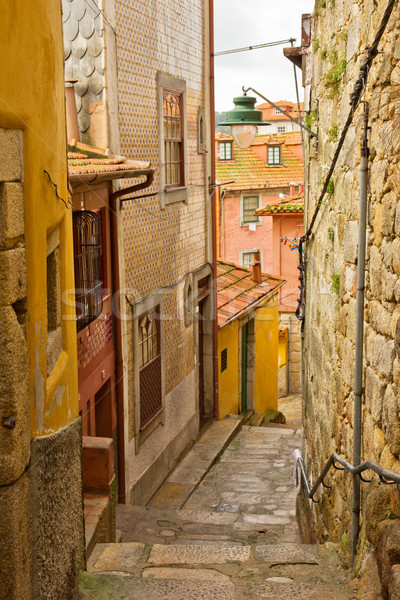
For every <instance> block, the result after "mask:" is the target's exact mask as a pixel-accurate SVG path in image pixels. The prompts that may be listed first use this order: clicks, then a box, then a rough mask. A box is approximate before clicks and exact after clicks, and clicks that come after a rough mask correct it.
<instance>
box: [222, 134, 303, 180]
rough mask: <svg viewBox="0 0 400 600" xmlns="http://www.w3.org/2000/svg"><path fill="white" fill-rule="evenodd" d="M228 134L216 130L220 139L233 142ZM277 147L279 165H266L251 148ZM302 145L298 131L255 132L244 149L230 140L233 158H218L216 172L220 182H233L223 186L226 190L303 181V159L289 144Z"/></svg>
mask: <svg viewBox="0 0 400 600" xmlns="http://www.w3.org/2000/svg"><path fill="white" fill-rule="evenodd" d="M232 139H233V138H232V137H231V136H230V135H227V134H224V133H218V134H217V136H216V140H217V142H219V141H232ZM262 145H267V146H280V148H281V164H280V165H268V164H267V163H266V162H264V161H263V160H262V159H261V158H260V157H259V156H258V155H257V154H256V151H255V150H253V149H252V148H253V147H255V146H262ZM294 145H296V146H300V145H301V134H300V132H297V131H295V132H290V133H278V134H271V135H257V136H256V137H255V140H254V142H253V144H252V145H251V146H250V148H248V149H247V150H241V149H240V148H238V146H236V144H235V143H234V142H233V160H223V161H222V160H221V161H220V160H217V161H216V175H217V180H218V181H219V182H223V181H232V180H234V183H230V184H229V185H224V188H225V189H226V190H260V189H268V188H280V187H288V186H289V183H290V182H293V181H294V182H302V181H303V178H304V167H303V162H302V161H301V160H300V159H299V158H298V157H297V156H296V155H295V154H294V153H293V152H292V150H291V146H294Z"/></svg>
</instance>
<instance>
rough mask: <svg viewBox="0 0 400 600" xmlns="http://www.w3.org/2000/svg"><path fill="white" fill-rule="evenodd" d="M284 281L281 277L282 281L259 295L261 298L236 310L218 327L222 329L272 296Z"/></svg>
mask: <svg viewBox="0 0 400 600" xmlns="http://www.w3.org/2000/svg"><path fill="white" fill-rule="evenodd" d="M285 283H286V279H283V280H282V283H279V284H278V285H277V286H275V287H274V289H273V290H268V292H266V293H265V295H264V296H261V298H259V299H258V300H255V301H254V302H252V303H251V304H249V305H248V306H246V308H244V309H243V310H241V311H240V312H238V313H237V314H236V315H233V317H231V318H230V319H228V320H227V321H225V323H224V324H223V325H218V329H223V328H224V327H225V326H226V325H229V324H230V323H232V322H233V321H235V320H236V319H239V318H240V317H242V316H244V315H245V314H246V313H247V312H250V311H251V310H253V309H254V308H257V306H258V305H259V304H260V303H261V302H264V301H266V300H268V298H269V297H271V296H273V295H274V294H275V293H276V292H277V291H278V290H279V289H280V288H281V287H282V286H283V285H284V284H285ZM217 314H218V310H217Z"/></svg>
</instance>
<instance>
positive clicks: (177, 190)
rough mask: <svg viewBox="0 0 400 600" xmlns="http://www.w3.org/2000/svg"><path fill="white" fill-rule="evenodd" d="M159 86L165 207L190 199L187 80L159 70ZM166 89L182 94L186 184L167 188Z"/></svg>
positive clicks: (163, 201) (160, 171)
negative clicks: (165, 143)
mask: <svg viewBox="0 0 400 600" xmlns="http://www.w3.org/2000/svg"><path fill="white" fill-rule="evenodd" d="M156 86H157V117H158V127H159V133H160V135H159V179H160V205H161V208H165V206H167V205H168V204H173V203H174V202H187V201H188V188H187V182H188V175H189V173H188V138H187V118H186V115H187V110H186V81H184V80H183V79H178V78H177V77H172V76H171V75H167V74H165V73H160V72H158V73H157V75H156ZM164 90H171V91H174V92H177V93H178V94H180V95H181V96H182V140H183V161H184V185H182V186H180V187H172V188H166V182H165V169H164V165H165V147H164V118H163V104H164V102H163V101H164V96H163V92H164Z"/></svg>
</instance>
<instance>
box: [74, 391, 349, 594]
mask: <svg viewBox="0 0 400 600" xmlns="http://www.w3.org/2000/svg"><path fill="white" fill-rule="evenodd" d="M283 404H284V406H283V409H284V410H285V411H287V414H288V419H287V423H286V424H285V425H277V424H274V423H265V424H263V425H261V426H255V425H252V424H251V421H250V422H249V424H246V425H242V426H241V427H240V419H239V418H236V419H233V418H232V417H228V418H227V419H224V420H223V421H219V422H218V421H217V422H215V423H213V424H212V425H211V426H210V427H209V428H208V430H207V431H206V432H205V434H203V436H202V437H201V438H200V439H199V441H198V442H197V444H196V445H195V446H194V448H193V449H192V450H191V451H190V452H189V454H188V455H187V456H186V457H185V459H184V461H183V462H182V463H181V464H180V465H179V466H178V467H177V469H176V470H175V472H174V474H173V475H172V476H171V477H170V478H169V480H168V481H167V482H166V484H165V485H164V486H163V488H161V490H160V492H159V493H158V494H157V495H156V496H155V497H154V498H153V500H152V501H151V502H150V504H149V505H148V506H143V507H139V506H129V505H119V507H118V513H117V529H119V531H120V537H121V542H122V543H119V544H118V543H117V544H98V545H97V547H96V549H95V550H94V552H93V554H92V556H91V558H90V561H89V564H88V573H83V574H82V575H83V579H82V581H81V590H82V594H83V595H82V599H84V600H92V599H93V600H94V599H96V600H100V599H104V600H108V599H110V600H111V599H113V600H122V599H128V598H129V599H131V598H132V599H133V598H134V599H135V600H141V599H142V598H143V599H144V598H146V600H150V599H153V598H154V599H158V598H163V599H167V598H174V600H188V599H189V598H202V599H208V598H210V599H213V600H231V599H232V600H233V599H237V600H239V599H242V598H243V599H245V598H266V599H271V600H272V599H277V598H290V599H292V598H293V599H302V598H309V599H313V598H314V599H315V600H316V599H320V598H322V597H326V598H329V599H331V600H336V599H337V600H342V599H343V600H345V599H349V600H350V599H351V598H353V597H354V595H353V589H352V587H351V586H349V585H348V584H347V581H348V574H347V573H346V571H344V570H342V568H341V567H340V566H339V559H338V557H337V555H336V553H335V550H333V548H331V549H330V547H329V546H316V545H315V546H314V545H304V544H301V540H300V535H299V530H298V526H297V523H296V517H295V502H296V494H297V490H296V487H295V481H294V477H293V450H294V449H295V448H299V447H301V435H302V430H301V423H300V421H301V409H300V404H301V400H300V398H299V397H291V398H290V399H289V401H288V399H285V402H284V403H283ZM227 421H231V422H232V431H233V435H234V437H233V439H232V440H231V441H230V442H228V444H227V447H226V449H225V450H224V451H223V452H222V454H221V455H220V457H219V458H217V460H216V461H215V463H214V465H213V466H212V468H211V469H210V470H209V471H208V472H207V473H206V474H205V476H204V478H203V479H202V480H201V481H200V483H199V484H198V485H197V484H196V483H195V479H196V477H194V478H193V483H190V486H191V493H189V496H188V497H187V494H188V492H187V489H186V488H185V486H184V483H185V482H186V484H187V485H189V484H188V481H189V480H190V465H189V461H191V460H193V461H196V464H198V463H199V461H198V452H199V451H201V452H203V456H204V452H206V453H207V452H210V451H214V452H215V448H213V446H217V445H218V444H220V443H221V439H220V437H219V438H218V433H217V434H216V435H215V439H214V440H213V439H212V435H210V434H212V428H213V425H216V426H218V424H220V423H226V422H227ZM236 431H238V433H236ZM205 436H207V442H208V443H207V444H204V441H203V439H204V437H205ZM231 437H232V435H231ZM217 438H218V440H217ZM213 441H214V442H215V443H213ZM196 453H197V454H196ZM192 456H193V459H192V458H191V457H192ZM203 475H204V473H203ZM197 477H201V476H200V475H199V474H197ZM183 490H184V492H183ZM185 498H186V499H185Z"/></svg>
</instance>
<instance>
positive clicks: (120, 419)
mask: <svg viewBox="0 0 400 600" xmlns="http://www.w3.org/2000/svg"><path fill="white" fill-rule="evenodd" d="M146 171H147V172H146V173H140V174H143V175H147V177H146V181H144V182H142V183H139V184H137V185H133V186H130V187H127V188H122V189H120V190H117V191H116V192H114V193H112V194H111V195H110V204H109V211H110V225H111V227H110V229H111V256H112V277H113V291H114V293H115V292H120V284H121V282H120V277H119V252H118V214H120V205H119V206H117V200H118V198H120V197H121V196H125V195H126V194H131V193H133V192H137V191H139V190H143V189H145V188H147V187H149V186H150V185H151V184H152V183H153V179H154V169H146ZM135 175H137V172H136V173H135ZM123 201H124V200H123V199H122V200H121V202H123ZM117 298H118V300H117V306H113V319H114V327H115V376H116V382H115V385H116V389H117V395H116V396H117V434H118V470H119V477H118V494H119V502H121V503H123V504H125V503H126V480H125V441H126V440H125V423H124V363H123V353H122V335H121V299H120V294H119V293H118V296H117ZM117 311H118V312H117ZM117 314H118V317H117Z"/></svg>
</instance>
